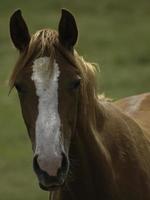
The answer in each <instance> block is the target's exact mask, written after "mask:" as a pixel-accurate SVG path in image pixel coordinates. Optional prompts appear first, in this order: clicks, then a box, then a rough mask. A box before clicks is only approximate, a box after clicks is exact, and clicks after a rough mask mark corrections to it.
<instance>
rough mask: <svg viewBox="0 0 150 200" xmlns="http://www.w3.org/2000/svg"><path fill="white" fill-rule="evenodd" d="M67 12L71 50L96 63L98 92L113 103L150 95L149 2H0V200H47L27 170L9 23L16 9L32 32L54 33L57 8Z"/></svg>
mask: <svg viewBox="0 0 150 200" xmlns="http://www.w3.org/2000/svg"><path fill="white" fill-rule="evenodd" d="M62 7H63V8H64V7H65V8H68V9H69V10H70V11H72V12H73V13H74V14H75V16H76V21H77V24H78V27H79V41H78V44H77V47H76V48H77V50H78V52H79V53H80V55H82V56H84V58H85V59H86V60H88V61H90V62H96V63H98V64H99V66H100V69H101V72H100V73H99V74H98V80H99V84H100V92H102V93H103V92H104V93H105V94H106V95H107V96H109V97H111V98H113V99H114V100H116V99H118V98H121V97H125V96H129V95H134V94H138V93H142V92H147V91H150V87H149V86H150V1H147V0H142V1H141V0H71V1H70V0H49V1H48V0H42V1H41V0H26V1H24V0H2V1H1V3H0V199H2V200H10V199H11V200H26V199H28V200H33V199H36V200H41V199H43V200H44V199H48V194H47V192H44V191H42V190H40V189H39V187H38V182H37V179H36V177H35V175H34V173H33V170H32V151H31V146H30V142H29V139H28V136H27V134H26V129H25V126H24V123H23V120H22V116H21V112H20V107H19V102H18V98H17V94H16V92H15V91H12V93H11V95H10V96H8V92H9V87H8V79H9V75H10V73H11V71H12V69H13V66H14V64H15V62H16V59H17V51H16V49H14V47H13V45H12V43H11V41H10V38H9V18H10V15H11V14H12V13H13V11H14V10H15V9H17V8H21V9H22V12H23V16H24V18H25V19H26V22H27V24H28V26H29V29H30V32H31V33H34V32H35V31H36V30H39V29H41V28H45V27H50V28H53V29H57V25H58V21H59V18H60V9H61V8H62Z"/></svg>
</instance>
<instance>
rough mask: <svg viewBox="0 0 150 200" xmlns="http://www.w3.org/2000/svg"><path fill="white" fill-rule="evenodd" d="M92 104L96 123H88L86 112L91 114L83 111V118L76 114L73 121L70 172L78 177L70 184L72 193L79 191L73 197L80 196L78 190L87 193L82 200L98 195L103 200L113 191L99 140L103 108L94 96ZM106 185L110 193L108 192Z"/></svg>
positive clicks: (106, 155) (107, 157)
mask: <svg viewBox="0 0 150 200" xmlns="http://www.w3.org/2000/svg"><path fill="white" fill-rule="evenodd" d="M93 106H95V116H94V117H95V119H96V120H95V121H98V122H97V123H95V124H94V125H93V126H92V124H91V123H90V122H89V121H88V120H89V119H90V118H88V115H90V114H91V113H88V112H87V115H86V116H84V117H83V115H81V113H79V115H80V116H82V117H81V118H80V117H79V120H78V121H77V129H76V135H75V136H74V138H73V142H72V144H71V150H70V157H73V160H75V161H74V162H72V174H73V176H74V177H78V178H77V179H78V180H75V181H74V184H72V185H71V186H70V187H72V190H75V193H77V194H80V196H78V197H77V199H82V193H83V194H84V195H85V194H87V196H86V198H85V196H84V198H85V199H91V198H92V199H97V198H98V197H99V199H100V198H105V199H106V198H110V194H112V193H113V192H112V190H114V184H113V171H112V168H111V164H110V157H109V154H108V152H107V151H106V149H105V147H104V146H103V144H102V141H101V139H100V132H101V129H102V127H103V123H104V116H103V114H104V113H103V108H102V107H101V106H100V104H99V102H98V100H97V99H95V101H94V104H93ZM86 119H87V120H86ZM83 120H84V121H83ZM106 185H107V186H106ZM109 186H110V192H109V191H108V188H109ZM89 188H90V190H89ZM106 188H107V191H106ZM84 190H85V191H86V192H85V191H84ZM111 198H112V196H111Z"/></svg>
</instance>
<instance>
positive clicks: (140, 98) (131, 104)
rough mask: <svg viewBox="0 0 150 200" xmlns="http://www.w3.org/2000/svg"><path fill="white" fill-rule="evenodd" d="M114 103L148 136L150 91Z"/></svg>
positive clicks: (149, 131) (149, 127)
mask: <svg viewBox="0 0 150 200" xmlns="http://www.w3.org/2000/svg"><path fill="white" fill-rule="evenodd" d="M114 103H115V105H116V106H117V107H118V108H119V109H121V111H122V112H124V113H125V114H127V115H129V116H130V117H131V118H133V119H134V120H135V121H136V122H137V123H138V124H139V125H140V126H141V127H142V128H143V129H145V130H146V132H147V134H149V138H150V93H144V94H140V95H136V96H130V97H126V98H123V99H120V100H118V101H116V102H114Z"/></svg>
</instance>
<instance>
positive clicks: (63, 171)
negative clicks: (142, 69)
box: [58, 153, 69, 178]
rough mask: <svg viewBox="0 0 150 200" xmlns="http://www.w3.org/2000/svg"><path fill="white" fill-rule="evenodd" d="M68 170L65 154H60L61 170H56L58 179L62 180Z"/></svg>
mask: <svg viewBox="0 0 150 200" xmlns="http://www.w3.org/2000/svg"><path fill="white" fill-rule="evenodd" d="M68 168H69V161H68V158H67V156H66V155H65V153H62V164H61V168H59V170H58V177H60V178H64V176H66V175H67V173H68Z"/></svg>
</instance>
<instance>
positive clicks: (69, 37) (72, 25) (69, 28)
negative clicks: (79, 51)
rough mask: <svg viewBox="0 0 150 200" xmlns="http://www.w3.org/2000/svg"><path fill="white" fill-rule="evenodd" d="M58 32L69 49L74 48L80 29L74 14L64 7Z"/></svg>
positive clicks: (62, 42) (60, 38)
mask: <svg viewBox="0 0 150 200" xmlns="http://www.w3.org/2000/svg"><path fill="white" fill-rule="evenodd" d="M58 32H59V41H60V43H61V44H62V45H63V46H64V47H66V48H67V49H72V48H73V46H74V45H75V44H76V42H77V38H78V29H77V25H76V21H75V18H74V16H73V15H72V14H71V13H70V12H69V11H68V10H66V9H62V14H61V19H60V22H59V27H58Z"/></svg>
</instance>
